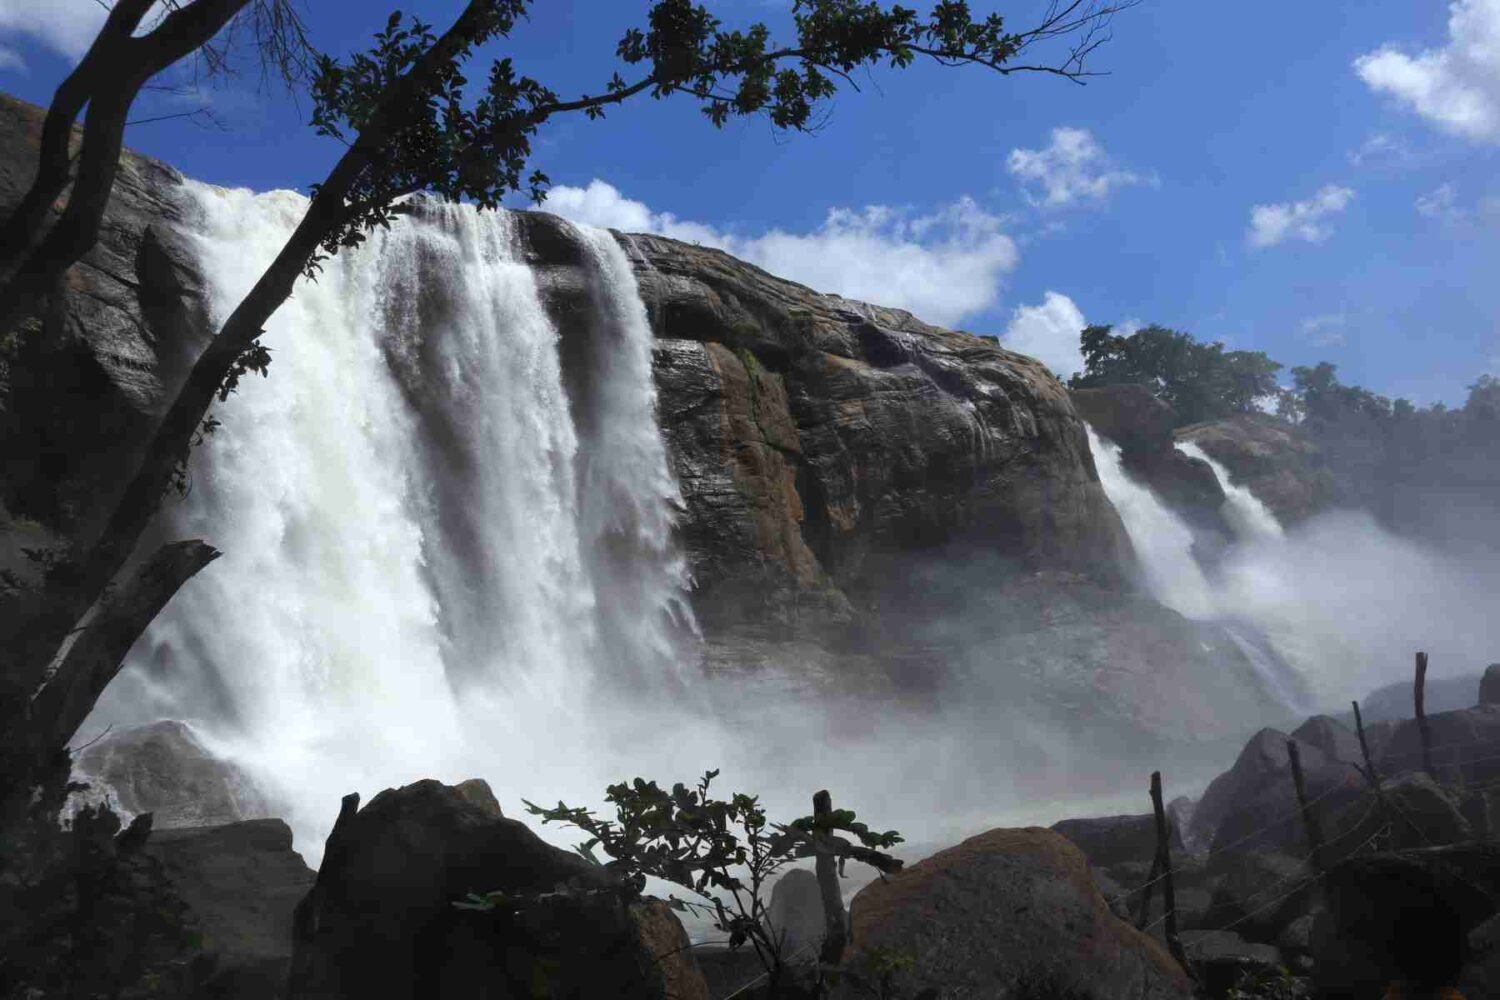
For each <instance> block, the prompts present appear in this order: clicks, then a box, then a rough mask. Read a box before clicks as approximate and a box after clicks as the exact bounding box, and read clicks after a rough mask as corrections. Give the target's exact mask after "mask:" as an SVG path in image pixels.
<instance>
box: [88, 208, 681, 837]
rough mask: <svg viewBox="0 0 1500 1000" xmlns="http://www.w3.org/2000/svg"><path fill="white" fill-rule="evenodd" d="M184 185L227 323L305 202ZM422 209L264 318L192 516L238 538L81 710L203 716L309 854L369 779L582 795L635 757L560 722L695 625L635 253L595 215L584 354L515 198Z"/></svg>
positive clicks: (212, 531)
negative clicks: (564, 334) (569, 337)
mask: <svg viewBox="0 0 1500 1000" xmlns="http://www.w3.org/2000/svg"><path fill="white" fill-rule="evenodd" d="M186 190H187V193H188V195H189V196H190V197H191V199H192V200H193V201H194V202H196V204H197V207H198V208H199V209H200V211H201V215H202V221H201V224H200V225H199V226H197V235H196V237H195V238H196V240H197V242H198V250H199V253H200V254H201V261H202V265H203V270H204V273H205V274H206V275H208V277H209V281H210V284H211V290H210V294H211V300H212V305H213V308H214V310H215V313H216V314H217V315H219V316H223V315H225V314H227V312H228V310H230V309H232V308H233V306H234V305H235V303H237V302H238V300H239V298H240V297H241V296H242V295H243V294H244V293H245V292H246V291H247V290H248V289H249V287H250V285H251V283H252V282H253V281H254V280H255V279H256V278H257V277H258V276H259V274H260V273H261V270H262V269H263V267H264V266H265V265H266V264H267V263H268V262H269V261H270V259H271V257H272V256H273V255H274V254H275V253H276V252H277V250H278V249H279V248H280V246H281V244H282V242H283V240H284V239H285V238H286V236H287V235H288V234H289V233H290V232H291V230H292V228H293V227H294V226H295V225H296V223H297V221H298V220H299V219H300V217H301V215H302V213H303V211H304V210H305V207H306V201H305V199H303V198H302V197H300V196H298V195H295V194H292V193H288V192H276V193H271V194H264V195H256V194H252V193H250V192H247V191H226V190H222V189H217V188H212V187H208V186H205V185H198V184H189V185H188V187H187V189H186ZM407 208H408V210H409V211H408V214H407V216H406V217H405V218H402V219H400V220H398V221H397V222H396V223H395V224H394V225H393V226H392V227H391V229H390V230H389V231H376V232H375V233H373V234H372V235H371V237H370V239H369V241H368V242H367V243H366V244H365V245H363V246H361V247H360V248H358V249H357V250H354V251H351V252H347V253H343V254H340V255H338V256H337V257H336V258H334V259H333V260H331V261H328V262H327V263H326V265H325V268H324V270H323V272H322V273H321V274H320V275H319V277H318V279H317V281H316V282H303V283H300V284H299V285H298V287H297V290H296V293H295V294H294V295H293V296H292V298H291V299H290V300H289V301H288V302H287V303H286V304H285V305H284V306H283V307H282V308H281V309H280V310H279V311H278V313H277V314H276V316H275V317H274V319H273V320H272V322H271V324H270V326H269V328H268V330H267V333H266V336H265V338H264V342H265V343H266V345H267V346H268V347H269V348H270V349H271V351H272V356H273V358H274V359H275V360H274V364H273V370H272V374H271V377H270V378H269V379H268V380H267V381H266V382H265V383H261V382H260V381H259V380H256V384H255V385H254V386H253V387H251V386H246V387H245V391H243V392H241V393H238V394H236V395H235V396H233V397H231V399H230V400H229V402H228V403H227V404H226V405H225V406H223V407H222V409H221V413H220V415H221V417H222V420H223V426H222V427H221V428H220V429H219V430H218V432H217V433H216V434H215V435H214V436H213V437H212V438H211V439H210V440H209V441H208V443H207V444H206V445H205V446H204V447H202V448H200V449H199V450H198V451H197V453H196V454H195V456H194V459H193V463H192V489H191V493H190V494H189V496H188V498H187V499H186V501H185V502H183V503H182V504H180V505H179V506H178V507H177V508H175V510H174V512H173V515H172V516H173V518H174V519H175V521H176V524H175V525H174V526H173V527H174V530H175V531H176V532H177V533H178V534H181V535H184V536H188V537H193V536H196V537H205V538H209V539H211V540H212V541H213V543H214V544H215V545H217V546H219V547H220V548H222V549H223V550H224V552H225V555H224V557H223V558H222V559H221V560H219V561H218V562H217V563H216V564H215V566H214V567H213V568H212V569H211V570H210V571H208V572H205V573H203V574H201V575H200V577H199V578H198V579H196V580H194V582H193V586H191V587H188V588H185V589H184V591H183V593H182V594H181V595H179V597H178V599H177V600H176V601H174V603H173V604H172V605H171V606H170V608H169V609H168V611H167V612H166V613H165V614H164V615H162V616H161V617H160V618H159V619H158V621H156V622H155V623H154V624H153V625H152V627H151V629H150V630H149V632H148V633H147V635H146V636H145V637H144V638H143V641H142V642H141V643H139V644H138V645H137V647H136V651H135V653H134V654H133V658H132V660H131V662H130V663H129V664H128V666H127V669H126V671H125V672H124V673H123V674H122V676H121V678H120V680H119V681H118V682H117V683H116V684H115V685H113V686H112V687H111V688H110V690H109V691H108V692H107V694H106V696H105V698H104V699H103V700H102V701H101V703H100V705H99V708H98V709H97V711H96V712H95V715H94V717H93V718H92V719H91V720H90V723H89V724H88V725H86V726H85V727H84V732H85V734H87V733H88V732H97V731H98V730H99V729H100V728H102V727H103V725H105V724H107V723H110V722H144V721H150V720H152V719H157V718H181V719H187V720H192V721H193V722H194V723H195V725H196V728H197V731H198V733H199V734H200V735H201V737H202V738H203V739H204V741H205V742H206V743H207V744H209V745H210V747H211V748H212V749H214V750H216V751H218V752H220V753H223V754H225V755H226V756H229V757H230V758H232V759H234V760H236V761H237V762H239V763H240V764H241V765H242V766H244V767H245V768H246V769H247V770H248V771H249V772H250V773H251V774H252V775H253V776H254V777H255V778H256V779H257V780H258V781H259V782H261V784H262V785H263V786H264V787H265V788H266V790H267V792H268V793H269V794H270V795H271V796H272V797H273V798H274V799H277V800H279V803H278V804H279V805H280V807H281V808H282V809H284V810H285V814H286V815H287V817H288V820H289V821H290V822H291V824H292V825H293V828H294V830H295V831H296V832H297V834H298V840H299V847H300V848H301V849H302V850H303V851H304V852H308V851H311V852H312V853H313V854H314V855H316V852H317V850H318V848H319V847H320V845H321V841H322V836H321V835H322V833H323V832H325V831H326V829H327V825H328V823H329V822H330V821H331V819H332V815H331V812H330V807H331V806H333V807H336V804H337V801H338V798H339V796H340V795H342V794H344V793H345V792H348V791H350V790H355V789H357V790H359V791H361V792H363V793H365V794H366V795H368V794H370V793H371V792H373V791H375V790H378V789H379V788H382V787H386V786H388V785H391V784H396V783H403V782H406V781H411V780H417V779H420V778H426V777H437V778H441V779H444V780H460V779H462V778H466V777H473V776H480V777H485V778H488V779H490V780H491V782H492V784H495V785H496V788H497V792H506V791H513V790H514V789H512V788H511V787H510V786H508V785H507V783H506V780H505V779H506V776H507V774H512V775H522V774H524V775H526V776H527V778H528V779H531V781H534V782H535V784H531V783H528V784H527V786H526V787H524V788H523V789H520V790H518V791H517V794H531V795H538V794H541V793H551V792H553V791H554V790H555V791H556V792H559V793H565V794H572V795H574V796H575V797H582V798H585V799H592V798H593V797H594V796H595V795H597V791H598V789H601V788H602V787H604V784H605V783H607V781H613V780H618V778H619V775H618V774H616V773H613V770H612V769H606V770H600V769H591V768H588V767H586V766H580V765H579V761H578V759H577V756H575V755H570V754H559V753H558V747H557V745H558V742H559V740H560V739H562V740H565V739H567V737H568V736H569V735H570V734H571V735H573V736H574V738H575V739H576V740H577V743H578V745H579V746H580V747H581V746H583V745H585V744H586V745H588V746H589V747H591V748H593V749H594V750H595V751H598V748H599V747H600V746H601V745H602V744H608V742H609V739H610V736H609V735H608V734H607V733H605V734H603V735H601V733H600V730H601V729H604V730H608V729H609V722H608V720H607V719H605V718H602V717H601V714H600V713H598V712H595V711H592V710H591V709H590V706H591V705H592V704H594V703H595V702H596V701H597V700H598V699H599V698H602V697H604V694H603V691H604V689H606V688H609V686H610V685H611V684H612V683H614V682H615V681H617V680H620V681H623V680H625V679H627V678H628V679H629V681H630V682H631V683H632V684H634V685H636V686H640V685H641V684H645V685H646V686H647V687H649V686H650V685H651V683H652V682H653V681H654V680H656V679H662V680H665V679H669V678H670V672H669V671H670V667H671V665H673V664H675V663H677V662H679V661H680V660H681V658H682V650H681V649H680V648H679V645H678V643H679V641H680V638H681V636H682V635H683V633H684V632H685V631H688V630H690V628H691V620H690V618H689V617H688V616H687V615H686V612H685V610H684V603H683V588H684V586H685V582H686V570H685V566H684V563H683V560H682V558H681V557H680V556H679V555H678V554H677V553H676V552H675V550H674V549H673V547H672V545H671V527H672V517H673V507H674V504H676V503H678V502H679V501H678V499H677V490H676V485H675V482H674V479H673V476H672V474H671V471H670V468H669V465H668V461H667V456H666V451H665V447H664V445H663V443H662V440H661V436H660V431H659V429H658V427H657V424H656V420H655V412H654V411H655V389H654V385H653V382H652V376H651V331H650V328H649V325H648V324H647V322H646V317H645V312H644V307H643V306H642V304H641V301H640V296H639V294H638V293H637V290H636V288H635V283H634V277H633V274H632V272H631V269H630V266H629V263H628V261H627V260H626V259H625V256H624V254H623V252H622V251H621V250H620V248H619V246H618V245H617V244H616V243H615V241H614V240H613V238H612V237H610V236H609V234H607V233H602V232H592V231H589V232H583V233H581V234H580V239H581V241H582V244H583V245H584V247H585V248H586V251H587V252H586V258H587V260H586V263H587V270H588V271H589V272H590V280H591V283H592V287H591V299H592V304H593V309H592V315H591V317H590V321H589V323H588V324H586V325H587V327H588V329H587V331H586V333H580V336H586V337H587V341H588V342H587V344H586V345H585V349H584V350H581V351H574V352H572V353H571V354H569V353H566V352H560V350H559V334H558V330H557V329H556V327H555V326H554V325H553V323H552V322H551V321H550V319H549V318H548V316H547V313H546V311H545V310H544V308H543V306H542V302H541V299H540V296H539V293H538V289H537V285H536V281H535V279H534V276H533V274H532V272H531V270H530V269H529V268H528V267H527V266H526V265H525V264H524V263H523V262H522V261H521V259H520V255H519V253H518V252H517V247H516V234H515V232H514V224H513V221H512V220H511V219H510V217H509V216H507V215H506V214H505V213H494V212H490V213H480V212H478V211H476V210H474V209H473V208H471V207H468V206H459V205H446V204H441V203H438V202H434V201H428V200H421V199H419V200H415V201H412V202H409V203H408V205H407ZM572 358H586V359H587V363H586V365H582V367H580V366H579V365H574V366H573V368H574V369H576V370H570V369H569V364H568V361H569V360H570V359H572ZM252 388H253V391H252ZM596 756H598V757H601V758H603V759H602V760H601V766H602V765H603V763H605V762H606V761H607V754H606V753H604V752H596ZM502 771H503V772H504V773H499V772H502Z"/></svg>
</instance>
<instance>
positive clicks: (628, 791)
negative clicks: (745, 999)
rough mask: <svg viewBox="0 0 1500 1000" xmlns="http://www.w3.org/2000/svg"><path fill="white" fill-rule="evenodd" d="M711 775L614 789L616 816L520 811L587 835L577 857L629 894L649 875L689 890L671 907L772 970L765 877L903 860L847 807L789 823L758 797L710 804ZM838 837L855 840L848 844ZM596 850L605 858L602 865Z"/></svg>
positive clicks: (776, 957) (883, 866)
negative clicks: (823, 865)
mask: <svg viewBox="0 0 1500 1000" xmlns="http://www.w3.org/2000/svg"><path fill="white" fill-rule="evenodd" d="M718 773H719V772H718V771H708V772H707V773H705V774H704V775H703V777H702V778H701V779H699V781H698V783H697V785H696V787H694V788H688V787H687V786H686V785H683V784H682V783H680V782H679V783H678V784H675V785H673V786H672V788H671V790H670V791H667V790H665V789H663V788H661V787H659V786H658V785H657V784H656V782H654V781H645V780H643V779H641V778H636V779H634V780H633V781H631V782H621V783H619V784H616V785H611V786H610V787H609V788H608V790H607V791H606V794H605V800H606V801H607V802H609V803H610V804H611V805H613V806H614V807H615V815H616V818H615V819H614V820H607V819H600V818H598V817H596V816H595V815H594V814H593V813H592V812H590V811H589V810H587V809H581V808H573V807H569V806H567V805H564V804H563V803H561V802H559V803H558V804H557V806H556V807H555V808H551V809H545V808H542V807H540V806H536V805H534V804H532V803H530V802H527V803H526V810H527V812H529V813H531V814H532V815H534V816H540V817H541V818H542V821H543V822H545V823H553V822H558V823H565V824H568V825H570V826H575V827H577V828H579V829H580V830H583V831H584V832H585V833H587V834H588V836H589V839H588V840H587V841H586V842H584V843H583V844H581V845H579V846H578V848H577V851H578V853H579V854H581V855H582V856H583V857H585V858H587V859H588V860H590V861H592V862H594V863H595V864H601V863H602V864H603V866H604V867H605V868H606V869H610V870H612V871H614V872H616V873H617V874H618V875H620V876H621V877H622V878H623V880H624V881H625V883H626V884H627V885H628V886H630V887H631V889H632V891H634V892H635V893H640V892H642V891H644V889H645V886H646V880H647V879H648V878H657V879H661V880H663V881H666V882H670V883H672V884H674V885H677V886H681V887H682V888H685V889H687V890H689V891H690V892H692V893H693V894H694V895H696V896H697V897H698V899H699V900H700V901H698V902H693V901H685V900H681V899H678V898H676V897H675V896H674V897H672V898H671V899H670V903H671V905H673V906H674V907H676V908H678V909H694V910H697V911H699V912H703V913H706V914H708V915H709V916H710V917H711V918H712V919H713V922H714V926H715V927H717V928H718V929H719V930H720V931H722V932H724V933H725V934H727V935H728V936H729V946H730V947H731V948H739V947H741V946H743V945H744V944H746V943H747V942H748V943H749V944H750V945H751V946H752V947H753V948H754V949H755V952H756V955H757V956H758V957H759V958H760V960H761V962H762V964H763V965H764V966H765V967H766V969H767V971H768V972H771V973H773V974H774V973H775V972H776V971H777V970H779V969H780V967H781V965H782V964H783V960H784V956H782V954H781V947H780V944H781V942H780V940H779V937H778V936H777V935H774V934H772V933H771V931H770V928H769V927H768V926H767V924H766V922H765V915H766V904H767V903H768V902H769V900H767V899H766V898H764V890H765V887H766V884H767V881H768V879H769V878H770V877H771V876H772V875H774V874H775V873H776V872H777V871H779V870H780V869H781V868H783V867H785V866H786V865H788V864H790V863H792V862H794V861H797V860H799V859H803V858H810V857H815V856H817V855H818V854H820V853H823V854H828V855H832V856H833V857H835V858H837V859H838V862H839V867H840V871H842V868H843V864H844V862H845V861H846V860H849V859H851V858H852V859H853V860H856V861H860V862H863V863H865V864H868V865H871V866H873V867H875V868H876V869H878V870H880V871H882V872H889V871H896V870H898V869H899V868H900V867H901V863H900V862H899V861H897V860H896V859H895V858H892V857H891V856H890V855H888V854H884V853H882V852H881V850H880V848H886V847H891V846H893V845H895V844H899V843H900V842H901V835H900V834H898V833H896V832H895V831H887V832H885V833H876V832H873V831H871V830H870V828H869V827H868V826H866V825H865V824H864V823H861V822H858V821H857V820H856V819H855V814H854V813H853V812H852V811H851V810H848V809H836V810H833V811H832V812H831V813H830V814H828V815H827V816H804V817H802V818H800V819H796V820H793V821H792V822H790V823H772V822H769V821H768V820H767V818H766V813H765V810H764V809H762V808H761V806H760V803H759V800H758V799H757V797H755V796H752V795H745V794H743V793H736V794H735V795H733V796H731V797H730V798H728V799H715V798H711V797H710V795H709V790H710V785H711V784H712V782H713V779H714V778H715V777H717V776H718ZM839 833H845V834H850V835H852V837H853V841H851V840H849V839H846V838H845V837H841V836H838V834H839ZM595 848H598V849H599V850H600V851H602V852H603V853H604V854H606V855H607V856H608V857H609V859H610V860H608V861H605V862H601V861H600V859H599V857H598V855H597V854H596V853H595Z"/></svg>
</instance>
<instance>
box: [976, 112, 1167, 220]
mask: <svg viewBox="0 0 1500 1000" xmlns="http://www.w3.org/2000/svg"><path fill="white" fill-rule="evenodd" d="M1005 166H1006V169H1008V170H1009V171H1010V172H1011V174H1012V175H1014V176H1015V177H1016V178H1017V179H1018V180H1020V181H1021V182H1022V184H1031V185H1035V186H1038V187H1040V188H1041V192H1042V194H1041V197H1040V198H1037V197H1036V196H1035V195H1032V194H1031V193H1028V194H1027V198H1029V199H1030V200H1031V201H1032V203H1033V204H1038V205H1040V206H1041V207H1043V208H1063V207H1065V206H1068V205H1073V204H1077V203H1079V202H1095V203H1097V202H1102V201H1103V200H1104V199H1105V198H1107V197H1109V193H1110V192H1111V191H1112V190H1114V189H1115V188H1118V187H1125V186H1127V185H1130V184H1139V183H1141V181H1142V180H1143V178H1141V177H1140V176H1138V175H1136V174H1133V173H1131V172H1130V171H1128V170H1117V169H1114V168H1113V165H1112V164H1111V162H1110V159H1109V157H1108V156H1106V155H1105V154H1104V149H1103V147H1101V146H1100V145H1099V143H1098V142H1097V141H1096V140H1095V139H1094V137H1093V135H1092V134H1091V133H1090V132H1089V130H1088V129H1082V128H1067V127H1063V128H1055V129H1053V130H1052V142H1051V144H1049V145H1048V146H1047V148H1046V149H1013V150H1011V151H1010V157H1009V158H1008V159H1007V160H1006V163H1005Z"/></svg>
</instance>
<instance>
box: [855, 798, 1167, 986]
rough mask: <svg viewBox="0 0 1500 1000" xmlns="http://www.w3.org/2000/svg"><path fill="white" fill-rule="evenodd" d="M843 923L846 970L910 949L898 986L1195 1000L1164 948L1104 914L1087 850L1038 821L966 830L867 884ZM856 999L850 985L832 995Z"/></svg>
mask: <svg viewBox="0 0 1500 1000" xmlns="http://www.w3.org/2000/svg"><path fill="white" fill-rule="evenodd" d="M850 923H851V931H852V933H851V941H850V944H849V947H848V949H847V951H846V953H845V964H846V966H849V967H851V968H853V969H854V970H856V971H859V970H866V972H868V970H869V968H870V966H871V965H872V964H873V963H874V962H876V961H878V959H879V958H880V956H882V955H892V954H895V955H898V956H899V955H904V956H907V957H909V958H910V960H911V967H910V969H908V970H907V971H906V972H905V973H903V974H902V977H901V978H902V981H901V982H900V983H899V984H898V986H899V988H901V989H904V990H907V991H909V992H910V993H917V992H920V991H922V990H924V989H933V990H937V991H939V994H938V995H941V996H943V997H951V998H954V1000H962V998H979V997H986V998H988V997H996V996H1007V995H1012V994H1011V992H1010V991H1012V990H1015V991H1017V992H1016V994H1014V995H1032V994H1033V993H1035V995H1066V996H1069V997H1078V998H1090V1000H1092V998H1105V997H1121V998H1124V997H1130V998H1167V997H1173V998H1177V997H1180V998H1186V997H1189V996H1191V995H1192V988H1191V984H1190V982H1189V981H1188V979H1187V977H1186V975H1185V974H1184V973H1183V971H1182V970H1181V969H1180V968H1179V967H1178V966H1177V965H1176V963H1175V962H1174V961H1173V960H1172V958H1171V956H1170V955H1168V954H1167V952H1166V949H1165V948H1164V947H1163V946H1162V945H1160V944H1159V943H1157V942H1155V941H1153V940H1151V939H1150V938H1148V937H1146V936H1145V935H1143V934H1141V933H1140V932H1138V931H1136V930H1135V929H1134V928H1133V927H1131V926H1129V925H1128V924H1126V923H1125V922H1124V921H1122V920H1119V919H1118V918H1116V917H1115V916H1114V915H1113V914H1112V913H1110V911H1109V908H1108V906H1106V905H1105V902H1104V900H1103V899H1102V898H1101V897H1100V896H1099V893H1098V891H1097V890H1096V889H1095V888H1094V886H1093V883H1092V882H1091V881H1090V876H1089V869H1088V864H1087V861H1086V859H1085V858H1084V856H1083V852H1081V851H1080V850H1079V849H1078V848H1077V847H1075V846H1073V845H1072V844H1071V843H1069V842H1068V841H1067V839H1066V838H1064V837H1062V836H1060V835H1059V834H1056V833H1053V832H1052V831H1050V830H1043V829H1039V828H1036V827H1031V828H1027V829H1000V830H992V831H990V832H988V833H984V834H980V835H978V836H976V837H971V838H969V839H968V840H966V841H964V842H963V843H961V844H959V845H957V846H956V847H951V848H949V849H947V850H945V851H940V852H938V853H937V854H934V855H932V856H931V857H929V858H926V859H924V860H922V861H920V862H918V863H917V864H915V865H912V866H910V867H908V868H906V869H904V870H902V871H901V872H899V873H898V874H896V875H894V876H892V877H890V878H888V879H884V880H881V881H877V882H872V883H870V884H869V885H868V886H866V887H865V888H864V889H862V890H861V891H860V892H859V894H858V895H857V896H855V898H854V902H853V905H852V907H851V910H850ZM1048 991H1052V992H1050V993H1049V992H1048ZM856 995H863V994H861V993H859V992H858V991H857V990H856V989H855V988H854V987H852V986H851V985H850V984H847V983H846V984H844V985H841V986H840V988H839V991H838V992H836V993H835V996H839V997H852V996H856Z"/></svg>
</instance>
